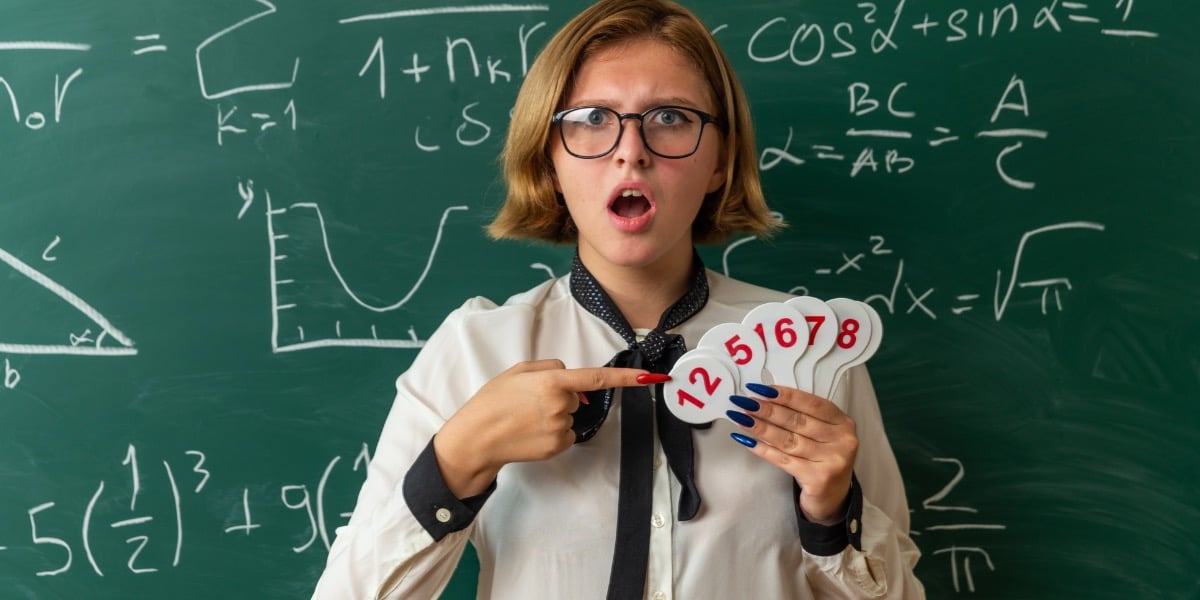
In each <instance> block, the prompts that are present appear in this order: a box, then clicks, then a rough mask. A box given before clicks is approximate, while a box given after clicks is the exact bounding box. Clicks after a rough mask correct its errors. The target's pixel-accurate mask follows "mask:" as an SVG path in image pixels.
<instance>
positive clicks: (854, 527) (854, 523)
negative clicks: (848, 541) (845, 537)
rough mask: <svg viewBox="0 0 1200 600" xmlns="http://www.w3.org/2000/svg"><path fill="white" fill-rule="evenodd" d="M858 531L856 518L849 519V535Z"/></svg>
mask: <svg viewBox="0 0 1200 600" xmlns="http://www.w3.org/2000/svg"><path fill="white" fill-rule="evenodd" d="M856 533H858V519H850V535H854V534H856Z"/></svg>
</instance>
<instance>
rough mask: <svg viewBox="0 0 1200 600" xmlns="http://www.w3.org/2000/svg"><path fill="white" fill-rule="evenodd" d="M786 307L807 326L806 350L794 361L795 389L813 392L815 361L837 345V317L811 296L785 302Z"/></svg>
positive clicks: (821, 302) (831, 310) (826, 306)
mask: <svg viewBox="0 0 1200 600" xmlns="http://www.w3.org/2000/svg"><path fill="white" fill-rule="evenodd" d="M786 304H787V305H788V306H791V307H792V308H794V309H796V310H797V311H799V312H800V314H802V315H804V322H805V323H806V324H808V349H807V350H805V351H804V355H803V356H801V357H800V360H798V361H796V369H795V371H796V387H797V388H798V389H801V390H804V391H806V392H810V393H811V392H812V391H813V378H814V377H815V375H816V370H817V361H819V360H821V359H822V358H823V357H824V356H825V355H826V354H829V351H830V350H832V349H833V345H834V344H836V343H837V315H836V314H835V313H834V312H833V309H832V308H829V305H828V304H825V301H824V300H822V299H820V298H816V297H813V296H800V297H799V298H792V299H791V300H788V301H787V302H786Z"/></svg>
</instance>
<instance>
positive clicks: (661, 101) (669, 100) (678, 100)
mask: <svg viewBox="0 0 1200 600" xmlns="http://www.w3.org/2000/svg"><path fill="white" fill-rule="evenodd" d="M616 104H618V103H617V102H614V101H613V100H612V99H610V98H581V99H579V100H576V101H574V102H571V103H570V104H568V105H567V106H568V107H572V106H603V107H605V108H612V109H613V110H616V108H614V107H615V105H616ZM669 105H674V106H684V107H687V108H695V109H697V110H702V109H701V105H702V103H701V102H696V101H694V100H691V99H689V98H684V97H683V96H666V97H657V98H651V99H650V100H648V101H646V102H645V103H643V104H640V105H639V106H642V109H641V110H649V109H651V108H656V107H659V106H669ZM618 112H620V111H618ZM639 112H640V111H639Z"/></svg>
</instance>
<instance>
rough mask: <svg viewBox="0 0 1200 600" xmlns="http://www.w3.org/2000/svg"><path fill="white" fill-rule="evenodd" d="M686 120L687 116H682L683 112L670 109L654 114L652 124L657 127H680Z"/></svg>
mask: <svg viewBox="0 0 1200 600" xmlns="http://www.w3.org/2000/svg"><path fill="white" fill-rule="evenodd" d="M687 120H688V119H687V116H686V115H684V114H683V111H679V110H675V109H672V108H664V109H661V110H659V111H658V112H656V113H655V114H654V122H655V123H658V124H659V125H667V126H674V125H682V124H683V123H685V122H686V121H687Z"/></svg>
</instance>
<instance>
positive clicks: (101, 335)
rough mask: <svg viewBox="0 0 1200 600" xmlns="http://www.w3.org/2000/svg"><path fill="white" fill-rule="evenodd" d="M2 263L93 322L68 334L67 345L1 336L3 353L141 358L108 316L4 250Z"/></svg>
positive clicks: (1, 350) (130, 341)
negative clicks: (32, 341)
mask: <svg viewBox="0 0 1200 600" xmlns="http://www.w3.org/2000/svg"><path fill="white" fill-rule="evenodd" d="M0 262H2V263H4V264H5V265H7V266H8V268H11V269H13V270H15V271H16V272H17V273H18V274H20V275H21V276H23V277H25V278H26V279H28V280H29V281H32V282H33V283H35V284H37V285H38V286H40V287H41V288H43V289H44V290H45V291H48V292H50V293H51V294H53V295H54V296H56V297H57V299H58V300H59V301H61V302H65V303H66V304H67V305H69V306H70V307H72V308H73V309H74V311H76V312H78V314H80V315H82V316H83V317H85V318H86V319H87V321H89V322H90V326H89V327H87V328H85V330H84V331H81V332H78V331H77V332H70V333H67V334H65V335H64V336H63V337H64V338H66V339H65V340H64V341H67V342H68V343H57V344H56V343H22V342H19V341H16V340H10V339H6V338H5V334H4V333H3V332H0V352H4V353H8V354H52V355H83V356H132V355H135V354H137V348H135V347H134V343H133V340H131V339H129V336H127V335H125V334H124V333H122V332H121V330H120V329H117V328H116V327H115V326H114V325H113V324H112V323H111V322H109V320H108V319H106V318H105V317H104V315H102V314H100V311H98V310H96V309H95V308H93V307H92V305H90V304H88V303H87V302H86V301H85V300H84V299H83V298H80V297H79V296H77V295H76V294H75V293H73V292H71V291H70V290H68V289H67V288H65V287H63V286H62V285H61V284H59V283H58V282H56V281H54V280H53V279H51V278H50V277H48V276H46V275H45V274H44V273H42V272H41V271H38V270H37V269H35V268H33V267H32V266H30V265H29V264H27V263H25V262H24V261H22V260H21V259H19V258H17V257H16V256H13V255H12V254H11V253H9V252H8V251H6V250H4V249H3V248H0Z"/></svg>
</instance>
